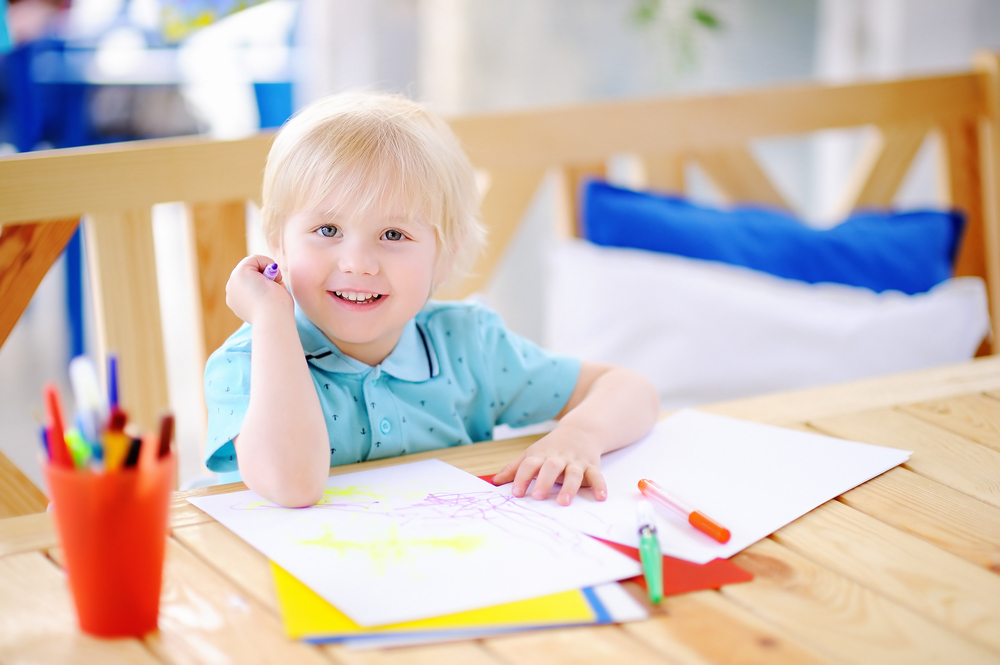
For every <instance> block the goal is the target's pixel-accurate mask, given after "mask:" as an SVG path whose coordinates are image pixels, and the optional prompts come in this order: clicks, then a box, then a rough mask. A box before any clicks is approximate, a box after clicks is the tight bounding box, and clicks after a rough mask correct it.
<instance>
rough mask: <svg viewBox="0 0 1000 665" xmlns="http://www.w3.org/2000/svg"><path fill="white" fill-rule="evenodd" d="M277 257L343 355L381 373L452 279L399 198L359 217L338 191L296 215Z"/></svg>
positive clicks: (424, 226) (425, 227) (432, 241)
mask: <svg viewBox="0 0 1000 665" xmlns="http://www.w3.org/2000/svg"><path fill="white" fill-rule="evenodd" d="M281 240H282V244H281V248H280V249H279V250H278V252H277V257H278V264H279V265H280V267H281V274H282V275H283V277H284V281H285V283H286V284H287V285H288V287H289V288H290V289H291V292H292V296H293V297H294V298H295V301H296V302H297V303H298V305H299V307H300V308H301V309H302V311H303V312H304V313H305V315H306V316H308V317H309V320H310V321H312V322H313V323H314V324H316V326H317V327H318V328H319V329H320V330H322V331H323V332H324V333H325V334H326V336H327V337H329V338H330V340H331V341H332V342H333V343H334V344H336V346H337V348H339V349H340V350H341V351H342V352H343V353H345V354H347V355H349V356H351V357H352V358H356V359H357V360H360V361H361V362H363V363H366V364H368V365H377V364H379V363H380V362H382V360H384V359H385V357H386V356H388V355H389V353H390V352H391V351H392V350H393V348H395V346H396V342H397V341H399V337H400V335H401V334H402V332H403V328H404V326H405V325H406V323H407V322H408V321H409V320H410V319H412V318H413V317H414V316H415V315H416V314H417V312H419V311H420V309H421V308H422V307H423V306H424V304H425V303H426V302H427V299H428V298H429V297H430V294H431V292H432V291H433V288H434V287H435V286H437V285H438V284H439V283H440V282H441V281H442V280H443V278H444V276H445V275H446V273H447V268H446V266H445V265H442V264H444V263H445V262H443V261H438V260H437V259H438V243H437V237H436V234H435V232H434V229H433V228H432V227H431V226H430V224H428V223H427V221H426V220H425V219H424V216H423V214H422V213H420V212H418V211H414V210H412V209H408V208H407V206H406V205H405V204H404V203H403V201H402V198H401V197H399V196H391V197H387V198H380V199H379V200H378V201H377V202H376V203H375V204H373V205H370V206H368V207H367V208H366V209H361V208H360V206H359V205H358V202H357V201H356V200H355V197H351V196H346V197H345V196H342V195H341V193H340V191H338V190H335V191H333V192H332V193H331V194H330V195H329V196H327V197H326V198H325V199H324V200H323V201H322V202H320V204H319V205H318V206H316V208H314V209H313V210H304V211H300V212H298V213H296V214H294V215H292V216H291V217H290V218H289V219H288V220H287V221H286V222H285V226H284V228H283V230H282V238H281Z"/></svg>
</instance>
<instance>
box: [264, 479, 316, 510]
mask: <svg viewBox="0 0 1000 665" xmlns="http://www.w3.org/2000/svg"><path fill="white" fill-rule="evenodd" d="M325 481H326V477H325V476H324V477H323V478H322V479H321V480H319V481H316V480H313V479H309V480H302V481H299V482H280V483H267V482H263V483H262V482H253V480H252V479H251V478H244V482H246V485H247V487H249V488H250V489H251V490H253V491H254V492H256V493H257V494H260V495H261V496H262V497H264V498H265V499H267V500H268V501H270V502H271V503H274V504H276V505H279V506H281V507H282V508H308V507H309V506H314V505H316V503H317V502H319V500H320V499H321V498H323V489H324V488H325Z"/></svg>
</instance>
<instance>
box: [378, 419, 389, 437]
mask: <svg viewBox="0 0 1000 665" xmlns="http://www.w3.org/2000/svg"><path fill="white" fill-rule="evenodd" d="M378 428H379V431H381V432H382V434H388V433H389V432H391V431H392V424H391V423H390V422H389V421H388V420H386V419H385V418H383V419H382V422H380V423H379V424H378Z"/></svg>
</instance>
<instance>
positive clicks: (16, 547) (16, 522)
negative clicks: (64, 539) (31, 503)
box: [0, 513, 56, 557]
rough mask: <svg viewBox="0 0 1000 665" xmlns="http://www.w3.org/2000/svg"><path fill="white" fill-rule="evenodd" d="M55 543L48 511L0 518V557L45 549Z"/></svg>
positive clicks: (53, 545) (54, 534)
mask: <svg viewBox="0 0 1000 665" xmlns="http://www.w3.org/2000/svg"><path fill="white" fill-rule="evenodd" d="M55 545H56V533H55V529H54V527H53V525H52V519H51V516H50V514H49V513H35V514H33V515H24V516H22V517H8V518H6V519H3V520H0V557H3V556H8V555H11V554H19V553H21V552H31V551H36V550H45V549H48V548H50V547H55Z"/></svg>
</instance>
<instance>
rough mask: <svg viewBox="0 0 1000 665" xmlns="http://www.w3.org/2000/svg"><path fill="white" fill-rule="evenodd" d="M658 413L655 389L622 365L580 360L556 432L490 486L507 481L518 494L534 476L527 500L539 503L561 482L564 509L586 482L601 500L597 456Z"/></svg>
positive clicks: (633, 437) (643, 429)
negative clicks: (574, 381)
mask: <svg viewBox="0 0 1000 665" xmlns="http://www.w3.org/2000/svg"><path fill="white" fill-rule="evenodd" d="M659 409H660V403H659V398H658V397H657V394H656V389H655V388H653V385H652V383H650V382H649V380H648V379H647V378H646V377H644V376H642V375H641V374H639V373H638V372H633V371H632V370H629V369H625V368H623V367H614V366H612V365H600V364H597V363H588V362H585V363H583V364H582V366H581V368H580V377H579V378H578V379H577V382H576V386H575V387H574V388H573V394H572V395H570V398H569V401H568V402H566V406H565V407H563V410H562V412H560V414H559V415H558V416H557V418H558V419H559V424H558V425H556V428H555V429H554V430H552V432H550V433H549V434H548V435H546V436H544V437H542V438H541V439H539V440H538V441H536V442H535V443H533V444H532V445H531V446H529V447H528V449H527V450H525V451H524V452H523V453H521V455H520V456H519V457H518V458H517V459H515V460H514V461H513V462H511V463H510V464H508V465H507V466H505V467H504V468H503V470H502V471H500V473H498V474H497V475H496V476H494V478H493V483H494V484H496V485H502V484H503V483H507V482H510V481H511V480H513V481H514V485H513V488H512V491H513V493H514V496H524V493H525V492H526V491H527V489H528V485H529V484H530V483H531V480H532V479H533V478H534V477H535V476H538V480H537V481H536V482H535V488H534V489H533V490H532V492H531V496H532V497H534V498H535V499H544V498H545V497H546V496H547V495H548V493H549V490H550V489H551V488H552V485H553V483H555V482H557V481H560V480H561V482H562V489H561V490H560V492H559V498H558V501H559V503H561V504H562V505H564V506H565V505H568V504H569V503H570V501H572V500H573V497H574V496H576V492H577V490H578V489H579V488H580V485H581V484H583V482H584V481H586V482H587V484H589V485H590V486H591V487H592V488H593V489H594V497H595V498H596V499H597V500H598V501H603V500H604V499H606V498H607V496H608V490H607V485H606V484H605V482H604V477H603V476H602V475H601V455H602V454H604V453H606V452H610V451H612V450H617V449H618V448H622V447H624V446H627V445H628V444H630V443H633V442H634V441H637V440H638V439H640V438H642V437H643V436H645V435H646V433H647V432H649V430H650V429H651V428H652V427H653V424H654V423H655V422H656V417H657V414H658V412H659Z"/></svg>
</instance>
